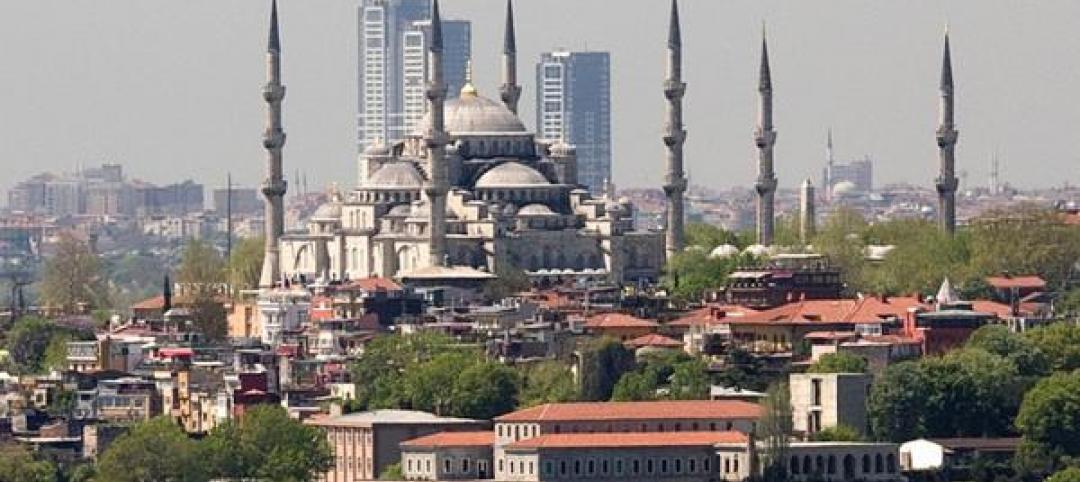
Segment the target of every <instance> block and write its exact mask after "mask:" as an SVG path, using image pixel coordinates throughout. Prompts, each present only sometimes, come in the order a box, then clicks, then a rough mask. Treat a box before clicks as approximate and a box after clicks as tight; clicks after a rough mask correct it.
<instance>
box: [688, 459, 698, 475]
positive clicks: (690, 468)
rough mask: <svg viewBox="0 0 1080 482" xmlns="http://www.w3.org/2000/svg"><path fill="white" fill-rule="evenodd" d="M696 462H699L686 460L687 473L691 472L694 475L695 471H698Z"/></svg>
mask: <svg viewBox="0 0 1080 482" xmlns="http://www.w3.org/2000/svg"><path fill="white" fill-rule="evenodd" d="M696 462H697V460H694V459H692V458H691V459H686V471H687V472H690V473H691V474H692V473H694V471H695V470H697V468H696V467H694V464H695V463H696Z"/></svg>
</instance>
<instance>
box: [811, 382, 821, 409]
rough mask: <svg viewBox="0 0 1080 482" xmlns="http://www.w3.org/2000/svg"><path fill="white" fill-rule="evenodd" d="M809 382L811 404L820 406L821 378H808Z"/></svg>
mask: <svg viewBox="0 0 1080 482" xmlns="http://www.w3.org/2000/svg"><path fill="white" fill-rule="evenodd" d="M810 383H811V385H812V387H811V394H810V396H811V398H812V399H813V400H812V402H811V404H812V405H814V406H820V405H821V379H820V378H815V379H813V380H810Z"/></svg>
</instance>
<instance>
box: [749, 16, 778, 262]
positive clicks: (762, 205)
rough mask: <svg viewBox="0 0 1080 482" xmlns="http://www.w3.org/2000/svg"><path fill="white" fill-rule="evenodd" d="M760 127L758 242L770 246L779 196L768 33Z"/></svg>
mask: <svg viewBox="0 0 1080 482" xmlns="http://www.w3.org/2000/svg"><path fill="white" fill-rule="evenodd" d="M758 96H759V104H758V124H757V128H755V129H754V143H755V144H757V148H758V178H757V182H756V183H755V184H754V190H755V191H757V242H758V244H761V245H764V246H769V245H771V244H772V243H773V223H774V211H773V195H774V194H775V192H776V174H775V173H774V172H773V144H776V131H775V130H773V121H772V75H771V73H770V71H769V47H768V44H767V42H766V38H765V30H764V29H762V32H761V72H760V74H759V78H758Z"/></svg>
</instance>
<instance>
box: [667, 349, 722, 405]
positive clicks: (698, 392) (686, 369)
mask: <svg viewBox="0 0 1080 482" xmlns="http://www.w3.org/2000/svg"><path fill="white" fill-rule="evenodd" d="M711 387H712V380H711V379H710V378H709V364H708V363H705V360H702V359H700V358H694V359H691V360H686V361H683V362H681V363H677V364H675V369H674V371H673V372H672V374H671V385H670V387H669V389H668V394H669V395H668V396H669V397H670V398H672V399H676V400H706V399H708V398H709V389H710V388H711Z"/></svg>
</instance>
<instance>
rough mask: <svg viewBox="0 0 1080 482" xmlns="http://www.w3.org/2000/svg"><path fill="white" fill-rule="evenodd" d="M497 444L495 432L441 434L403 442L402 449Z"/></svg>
mask: <svg viewBox="0 0 1080 482" xmlns="http://www.w3.org/2000/svg"><path fill="white" fill-rule="evenodd" d="M494 444H495V432H493V431H491V430H488V431H486V432H439V433H435V434H431V435H425V436H423V437H420V438H414V439H412V440H406V441H404V442H401V446H402V447H435V448H438V447H484V446H488V447H490V446H492V445H494Z"/></svg>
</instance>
